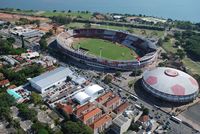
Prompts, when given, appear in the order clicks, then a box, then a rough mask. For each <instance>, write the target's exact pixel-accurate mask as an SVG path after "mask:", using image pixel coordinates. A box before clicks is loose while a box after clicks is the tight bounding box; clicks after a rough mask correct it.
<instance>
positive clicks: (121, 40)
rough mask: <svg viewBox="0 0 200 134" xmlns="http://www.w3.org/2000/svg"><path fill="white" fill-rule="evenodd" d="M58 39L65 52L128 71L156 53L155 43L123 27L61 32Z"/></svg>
mask: <svg viewBox="0 0 200 134" xmlns="http://www.w3.org/2000/svg"><path fill="white" fill-rule="evenodd" d="M56 40H57V47H58V48H59V51H61V52H62V53H64V54H65V55H66V56H70V57H71V58H73V59H75V60H77V61H78V62H80V63H84V64H87V65H89V66H92V67H97V68H103V69H114V70H123V71H129V70H133V69H134V68H141V67H144V66H146V65H148V64H151V63H153V62H154V61H155V58H156V57H157V47H156V45H155V44H153V43H152V42H150V41H149V40H146V39H144V38H142V37H138V36H136V35H132V34H129V33H127V32H124V31H115V30H107V29H75V30H68V31H65V32H63V33H60V34H59V35H58V36H57V39H56Z"/></svg>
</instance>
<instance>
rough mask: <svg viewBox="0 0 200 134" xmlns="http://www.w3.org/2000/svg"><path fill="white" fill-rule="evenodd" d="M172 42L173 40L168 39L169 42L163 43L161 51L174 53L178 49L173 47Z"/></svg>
mask: <svg viewBox="0 0 200 134" xmlns="http://www.w3.org/2000/svg"><path fill="white" fill-rule="evenodd" d="M174 41H175V40H174V39H170V40H169V41H167V42H164V43H163V45H162V47H163V49H164V50H165V51H167V52H171V53H176V52H177V49H178V48H176V47H174V46H173V44H174Z"/></svg>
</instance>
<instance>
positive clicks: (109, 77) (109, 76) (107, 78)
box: [104, 75, 112, 84]
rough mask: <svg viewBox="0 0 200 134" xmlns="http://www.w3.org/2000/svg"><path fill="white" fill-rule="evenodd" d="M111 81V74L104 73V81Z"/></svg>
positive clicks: (107, 82)
mask: <svg viewBox="0 0 200 134" xmlns="http://www.w3.org/2000/svg"><path fill="white" fill-rule="evenodd" d="M111 81H112V76H111V75H106V76H105V78H104V83H106V84H109V83H111Z"/></svg>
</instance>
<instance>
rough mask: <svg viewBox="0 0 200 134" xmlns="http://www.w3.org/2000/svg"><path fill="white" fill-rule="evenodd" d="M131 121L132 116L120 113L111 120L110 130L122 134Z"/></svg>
mask: <svg viewBox="0 0 200 134" xmlns="http://www.w3.org/2000/svg"><path fill="white" fill-rule="evenodd" d="M131 122H132V118H128V117H125V116H124V115H120V116H118V117H116V118H115V119H114V120H113V125H112V130H113V131H114V132H115V133H116V134H123V133H124V132H126V131H127V130H128V128H129V127H130V125H131Z"/></svg>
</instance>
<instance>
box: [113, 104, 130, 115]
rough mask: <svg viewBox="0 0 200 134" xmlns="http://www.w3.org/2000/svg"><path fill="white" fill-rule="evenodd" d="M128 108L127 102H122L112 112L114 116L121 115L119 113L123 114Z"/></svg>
mask: <svg viewBox="0 0 200 134" xmlns="http://www.w3.org/2000/svg"><path fill="white" fill-rule="evenodd" d="M128 106H129V103H128V102H124V103H122V104H121V105H119V106H118V107H117V108H116V109H115V110H114V112H115V113H116V114H121V113H123V112H124V111H125V110H126V109H127V108H128Z"/></svg>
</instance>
